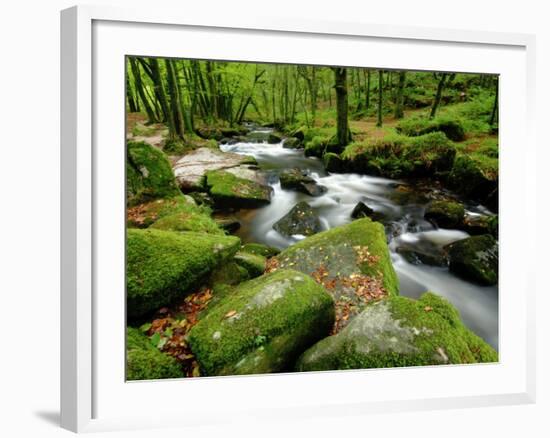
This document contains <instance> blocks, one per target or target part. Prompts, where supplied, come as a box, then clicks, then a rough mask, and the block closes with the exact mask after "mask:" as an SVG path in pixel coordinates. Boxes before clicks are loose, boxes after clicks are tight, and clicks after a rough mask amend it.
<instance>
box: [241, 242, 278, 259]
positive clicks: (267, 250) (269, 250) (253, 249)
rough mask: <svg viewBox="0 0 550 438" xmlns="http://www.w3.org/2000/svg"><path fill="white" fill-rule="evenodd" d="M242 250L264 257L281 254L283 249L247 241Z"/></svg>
mask: <svg viewBox="0 0 550 438" xmlns="http://www.w3.org/2000/svg"><path fill="white" fill-rule="evenodd" d="M241 251H242V252H247V253H250V254H257V255H261V256H264V257H273V256H275V255H277V254H279V253H280V252H281V251H280V250H278V249H277V248H273V247H272V246H267V245H262V244H261V243H245V244H244V245H243V246H242V247H241Z"/></svg>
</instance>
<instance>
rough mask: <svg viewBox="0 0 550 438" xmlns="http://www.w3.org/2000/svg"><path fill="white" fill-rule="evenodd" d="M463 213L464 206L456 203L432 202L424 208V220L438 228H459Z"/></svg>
mask: <svg viewBox="0 0 550 438" xmlns="http://www.w3.org/2000/svg"><path fill="white" fill-rule="evenodd" d="M464 213H465V211H464V206H463V205H462V204H460V203H458V202H454V201H432V202H430V204H429V205H428V207H427V208H426V212H425V213H424V218H425V219H426V220H428V221H430V222H432V223H433V224H435V225H437V226H438V227H440V228H461V227H462V224H463V221H464Z"/></svg>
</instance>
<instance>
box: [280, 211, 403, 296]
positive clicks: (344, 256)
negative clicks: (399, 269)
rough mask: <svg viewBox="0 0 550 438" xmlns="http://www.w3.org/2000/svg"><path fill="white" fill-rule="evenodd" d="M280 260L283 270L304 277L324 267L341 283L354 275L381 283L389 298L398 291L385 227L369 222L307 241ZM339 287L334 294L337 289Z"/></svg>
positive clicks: (284, 252)
mask: <svg viewBox="0 0 550 438" xmlns="http://www.w3.org/2000/svg"><path fill="white" fill-rule="evenodd" d="M277 260H278V262H279V266H280V267H281V268H291V269H296V270H298V271H301V272H303V273H305V274H310V273H312V272H315V271H317V270H318V269H319V268H320V267H321V266H322V267H323V268H324V269H326V270H327V273H328V275H327V277H328V278H329V279H332V278H334V279H335V280H338V279H339V278H342V277H349V276H350V275H353V274H364V275H367V276H372V277H374V278H376V279H379V280H380V281H381V283H382V285H383V287H384V288H385V289H386V291H387V292H388V293H389V294H390V295H393V294H397V293H398V291H399V282H398V279H397V275H396V273H395V271H394V269H393V266H392V263H391V259H390V253H389V250H388V245H387V243H386V235H385V233H384V227H383V226H382V224H380V223H378V222H373V221H371V220H370V219H369V218H364V219H358V220H356V221H353V222H352V223H350V224H348V225H341V226H339V227H335V228H332V229H330V230H327V231H323V232H322V233H318V234H316V235H314V236H311V237H308V238H306V239H304V240H302V241H300V242H298V243H296V244H294V245H292V246H290V247H288V248H287V249H285V250H284V251H282V252H281V253H280V254H279V255H278V256H277ZM336 283H337V284H336V285H335V290H337V289H338V282H336ZM343 288H344V287H343V286H342V289H343Z"/></svg>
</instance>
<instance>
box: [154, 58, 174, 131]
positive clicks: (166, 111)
mask: <svg viewBox="0 0 550 438" xmlns="http://www.w3.org/2000/svg"><path fill="white" fill-rule="evenodd" d="M149 60H150V63H151V64H150V65H151V73H152V77H153V83H154V87H155V94H156V95H157V96H158V99H159V103H160V107H161V109H162V113H163V115H164V121H165V122H166V124H167V125H168V136H169V137H170V138H171V139H175V138H176V137H177V131H176V125H175V122H174V116H173V114H172V111H170V107H169V106H168V100H167V99H166V93H165V92H164V86H163V84H162V77H161V75H160V65H159V62H158V59H157V58H149Z"/></svg>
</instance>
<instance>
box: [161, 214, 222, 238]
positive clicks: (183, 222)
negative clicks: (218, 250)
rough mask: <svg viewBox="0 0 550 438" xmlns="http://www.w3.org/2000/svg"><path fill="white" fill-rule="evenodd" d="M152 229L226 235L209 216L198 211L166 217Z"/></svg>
mask: <svg viewBox="0 0 550 438" xmlns="http://www.w3.org/2000/svg"><path fill="white" fill-rule="evenodd" d="M150 228H153V229H156V230H165V231H196V232H203V233H209V234H222V235H223V234H225V233H224V231H223V230H222V229H221V228H220V227H219V226H218V224H217V223H216V221H214V219H212V218H211V217H210V216H209V215H206V214H204V213H200V212H197V211H188V212H179V213H175V214H172V215H170V216H165V217H163V218H161V219H159V220H158V221H156V222H155V223H154V224H153V225H151V227H150Z"/></svg>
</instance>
